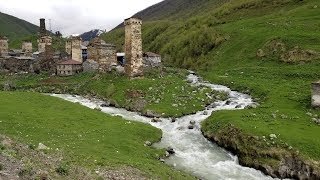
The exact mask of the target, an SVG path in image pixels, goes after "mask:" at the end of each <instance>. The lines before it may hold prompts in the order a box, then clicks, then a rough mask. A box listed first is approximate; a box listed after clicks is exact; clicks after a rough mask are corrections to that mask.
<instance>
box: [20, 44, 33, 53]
mask: <svg viewBox="0 0 320 180" xmlns="http://www.w3.org/2000/svg"><path fill="white" fill-rule="evenodd" d="M21 49H22V53H23V55H24V56H27V57H31V56H32V42H29V41H24V42H22V47H21Z"/></svg>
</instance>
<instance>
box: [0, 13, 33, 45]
mask: <svg viewBox="0 0 320 180" xmlns="http://www.w3.org/2000/svg"><path fill="white" fill-rule="evenodd" d="M38 29H39V27H38V26H36V25H34V24H31V23H29V22H27V21H25V20H22V19H19V18H16V17H14V16H10V15H8V14H4V13H1V12H0V34H1V35H4V36H7V37H8V38H9V39H17V38H21V37H26V36H31V35H34V34H36V33H37V32H38Z"/></svg>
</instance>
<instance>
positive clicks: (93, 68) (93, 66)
mask: <svg viewBox="0 0 320 180" xmlns="http://www.w3.org/2000/svg"><path fill="white" fill-rule="evenodd" d="M82 66H83V72H97V71H98V70H99V64H98V62H97V61H94V60H92V59H87V60H86V61H85V62H83V64H82Z"/></svg>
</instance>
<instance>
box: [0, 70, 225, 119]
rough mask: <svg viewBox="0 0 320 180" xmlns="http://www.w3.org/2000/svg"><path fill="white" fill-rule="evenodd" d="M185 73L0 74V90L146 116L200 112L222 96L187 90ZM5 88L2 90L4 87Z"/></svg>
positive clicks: (210, 90)
mask: <svg viewBox="0 0 320 180" xmlns="http://www.w3.org/2000/svg"><path fill="white" fill-rule="evenodd" d="M187 74H188V72H187V71H186V70H179V69H171V68H163V70H162V71H161V72H160V71H158V70H152V71H148V72H146V73H145V77H143V78H137V79H128V78H127V77H125V76H122V75H119V74H117V73H111V74H94V73H82V74H78V75H75V76H71V77H57V76H50V77H48V76H46V75H35V74H22V75H10V76H1V75H0V89H5V90H11V91H27V92H40V93H57V94H77V95H81V96H85V97H87V98H96V99H102V100H104V101H105V106H113V107H118V108H125V109H127V110H129V111H134V112H141V113H142V114H144V115H146V116H149V117H181V116H184V115H187V114H194V113H196V112H197V111H200V110H203V109H204V108H205V107H206V106H207V105H208V104H210V102H212V101H214V100H223V99H226V98H227V95H226V94H225V93H221V92H217V91H213V90H212V89H210V88H207V87H191V86H190V85H189V84H188V82H187V81H186V80H185V77H186V76H187ZM5 86H6V87H5Z"/></svg>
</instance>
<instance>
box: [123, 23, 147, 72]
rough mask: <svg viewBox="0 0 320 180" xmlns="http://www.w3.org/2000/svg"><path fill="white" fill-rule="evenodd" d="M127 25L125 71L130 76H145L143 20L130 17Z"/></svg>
mask: <svg viewBox="0 0 320 180" xmlns="http://www.w3.org/2000/svg"><path fill="white" fill-rule="evenodd" d="M124 25H125V53H126V55H125V72H126V74H127V75H128V76H129V77H138V76H143V59H142V38H141V25H142V20H140V19H137V18H129V19H126V20H125V21H124Z"/></svg>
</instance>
